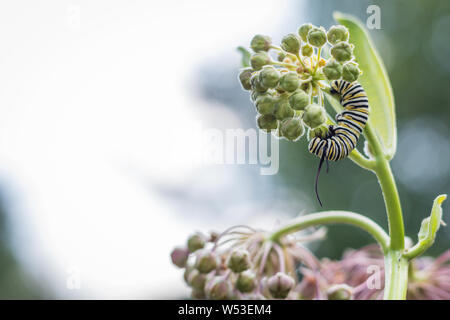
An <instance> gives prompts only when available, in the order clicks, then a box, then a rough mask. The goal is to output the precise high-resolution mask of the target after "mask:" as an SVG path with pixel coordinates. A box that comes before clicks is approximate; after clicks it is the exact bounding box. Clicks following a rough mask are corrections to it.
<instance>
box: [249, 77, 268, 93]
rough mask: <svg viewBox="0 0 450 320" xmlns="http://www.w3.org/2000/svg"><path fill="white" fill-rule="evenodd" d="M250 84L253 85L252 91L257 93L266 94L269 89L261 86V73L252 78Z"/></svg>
mask: <svg viewBox="0 0 450 320" xmlns="http://www.w3.org/2000/svg"><path fill="white" fill-rule="evenodd" d="M250 84H251V85H252V90H254V91H256V92H259V93H264V92H266V91H267V88H266V87H264V86H263V85H262V84H261V81H259V73H255V74H253V75H252V77H251V78H250Z"/></svg>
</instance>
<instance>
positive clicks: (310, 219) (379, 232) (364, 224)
mask: <svg viewBox="0 0 450 320" xmlns="http://www.w3.org/2000/svg"><path fill="white" fill-rule="evenodd" d="M333 223H343V224H350V225H354V226H357V227H359V228H361V229H363V230H365V231H367V232H368V233H369V234H370V235H371V236H372V237H374V239H375V240H377V241H378V243H379V244H380V246H381V248H382V250H383V251H384V252H386V251H387V250H388V248H389V236H388V235H387V234H386V232H385V231H384V230H383V228H381V227H380V226H379V225H378V224H376V223H375V222H374V221H373V220H371V219H369V218H367V217H365V216H363V215H360V214H357V213H354V212H348V211H324V212H319V213H311V214H308V215H305V216H301V217H299V218H298V219H296V220H294V221H293V222H291V223H289V224H288V225H286V226H284V227H281V228H280V229H278V230H277V231H275V232H274V233H272V234H271V235H270V237H269V240H271V241H274V242H279V240H280V238H282V237H283V236H285V235H287V234H289V233H293V232H298V231H300V230H303V229H306V228H309V227H312V226H316V225H324V224H333Z"/></svg>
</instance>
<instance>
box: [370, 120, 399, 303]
mask: <svg viewBox="0 0 450 320" xmlns="http://www.w3.org/2000/svg"><path fill="white" fill-rule="evenodd" d="M364 133H365V137H366V139H367V141H368V143H369V146H370V149H371V152H372V153H373V156H374V159H375V165H374V167H373V169H372V171H373V172H375V174H376V175H377V178H378V182H379V183H380V186H381V190H382V192H383V198H384V204H385V206H386V213H387V216H388V222H389V236H390V245H389V250H388V252H387V254H385V285H384V299H385V300H404V299H405V298H406V291H407V288H408V260H407V259H406V258H404V257H403V256H402V254H403V250H404V248H405V231H404V225H403V215H402V208H401V204H400V197H399V195H398V191H397V186H396V184H395V179H394V176H393V175H392V171H391V166H390V165H389V160H388V159H387V157H386V155H385V154H384V152H383V149H382V147H381V144H380V141H379V140H378V138H377V137H376V135H375V132H374V131H373V130H372V128H371V127H370V124H367V126H366V129H365V130H364Z"/></svg>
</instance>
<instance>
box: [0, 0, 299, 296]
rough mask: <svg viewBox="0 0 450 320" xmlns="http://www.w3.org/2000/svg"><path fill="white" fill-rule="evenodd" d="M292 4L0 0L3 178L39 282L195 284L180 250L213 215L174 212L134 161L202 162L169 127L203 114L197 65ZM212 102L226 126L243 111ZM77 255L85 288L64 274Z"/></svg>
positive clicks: (175, 292) (155, 171)
mask: <svg viewBox="0 0 450 320" xmlns="http://www.w3.org/2000/svg"><path fill="white" fill-rule="evenodd" d="M293 7H294V8H295V7H296V6H293V5H292V3H291V2H290V1H269V0H250V1H240V0H239V1H238V0H228V1H211V0H204V1H201V0H197V1H173V0H172V1H167V0H166V1H106V0H105V1H95V2H93V1H72V2H70V1H40V2H39V3H38V2H36V1H14V2H13V1H8V2H6V1H5V2H2V3H1V4H0V43H1V50H0V179H3V181H2V182H1V183H2V185H3V186H4V187H6V188H8V190H9V193H10V195H11V199H10V204H11V207H10V208H9V209H10V210H9V213H10V221H11V222H12V227H13V229H12V230H13V231H12V234H13V243H14V246H15V253H16V254H18V257H19V258H20V260H21V261H22V262H23V263H24V266H25V268H26V270H27V271H28V272H30V273H31V274H33V275H34V276H35V277H36V279H37V281H38V282H39V283H41V284H42V283H44V284H46V285H48V286H49V287H50V288H51V290H54V292H55V293H56V294H57V295H58V296H60V297H85V298H170V297H179V296H180V295H182V294H184V293H185V292H186V287H185V286H184V284H183V282H182V280H181V279H182V275H181V272H180V271H179V270H177V269H176V268H174V267H172V265H171V264H170V262H169V257H168V256H169V253H170V250H171V248H172V247H173V246H174V245H176V244H178V243H181V242H183V241H184V240H185V238H186V236H187V235H188V234H189V233H190V232H191V231H193V230H195V229H197V228H201V229H205V230H208V229H209V228H210V227H211V226H210V225H208V223H205V222H202V221H195V220H193V221H192V220H191V221H189V222H187V221H180V220H179V219H177V217H176V216H175V215H173V213H172V212H171V210H172V207H171V205H170V203H167V200H164V199H161V198H160V197H159V196H158V195H157V194H153V193H152V192H151V191H149V190H148V189H147V188H145V187H144V186H143V185H142V184H140V183H139V181H137V180H136V179H133V177H130V175H129V170H128V168H127V166H128V165H130V164H133V165H137V166H138V167H139V170H141V171H142V172H141V173H145V174H146V175H147V176H148V177H150V178H151V179H153V180H154V181H164V182H165V183H169V184H174V185H176V184H177V183H179V182H182V181H183V180H185V179H186V178H187V177H189V175H190V174H192V172H193V170H195V169H198V167H195V166H194V165H193V164H192V163H184V164H183V162H176V163H167V154H168V153H167V152H168V149H170V148H168V146H170V143H171V141H170V140H169V139H168V137H170V135H167V136H166V135H164V132H167V130H168V128H167V123H168V120H170V121H171V122H174V124H172V125H176V122H177V121H182V122H190V121H192V122H195V121H199V120H201V118H202V115H201V114H198V109H199V108H198V107H202V106H204V104H205V102H203V101H199V100H198V98H196V97H195V96H194V95H191V94H190V93H189V92H188V85H190V86H191V87H192V84H190V80H191V78H190V77H189V76H190V75H192V74H193V68H195V67H196V65H198V63H200V62H202V61H204V60H205V59H207V58H208V57H214V56H216V55H221V56H229V59H230V60H231V61H233V60H234V59H239V56H238V55H237V54H236V52H235V47H236V46H238V45H241V44H247V43H248V41H249V39H250V38H251V35H253V34H255V33H268V34H274V33H275V32H276V30H278V29H279V26H280V24H281V23H282V22H283V21H282V19H283V18H286V17H287V18H289V17H290V15H291V13H290V11H291V10H292V8H293ZM192 106H196V108H192ZM214 107H216V108H217V110H219V111H218V112H219V114H217V119H221V121H222V123H223V125H224V126H226V125H227V124H229V125H230V126H231V125H232V126H233V127H235V125H236V123H239V120H238V119H236V118H235V117H234V116H233V115H232V114H231V113H230V112H229V111H227V110H226V109H225V108H221V106H214ZM220 110H221V111H220ZM180 139H181V141H183V140H182V139H185V140H186V143H188V142H189V141H188V139H187V137H180ZM218 170H219V171H220V168H219V169H218ZM220 174H221V173H220V172H219V173H218V176H219V177H220ZM228 178H229V179H232V178H234V179H236V180H235V181H236V183H237V184H239V182H238V181H239V180H238V179H239V177H238V176H236V177H231V178H230V177H228ZM212 183H214V182H212ZM231 220H232V219H228V221H218V222H217V225H225V224H226V225H229V224H230V223H232V222H233V221H231ZM235 222H240V221H238V220H236V221H235ZM71 267H76V268H78V269H79V270H80V272H81V282H82V288H81V290H78V291H70V290H68V289H67V288H66V280H67V275H68V274H67V271H68V268H71Z"/></svg>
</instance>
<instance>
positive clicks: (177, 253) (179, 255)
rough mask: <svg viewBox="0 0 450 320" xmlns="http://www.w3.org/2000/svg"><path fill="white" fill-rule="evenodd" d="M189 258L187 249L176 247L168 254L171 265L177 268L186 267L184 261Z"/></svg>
mask: <svg viewBox="0 0 450 320" xmlns="http://www.w3.org/2000/svg"><path fill="white" fill-rule="evenodd" d="M188 257H189V250H188V249H187V248H184V247H183V248H181V247H176V248H175V249H173V251H172V253H171V254H170V258H171V259H172V263H173V264H174V265H176V266H177V267H178V268H184V267H185V266H186V261H187V259H188Z"/></svg>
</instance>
